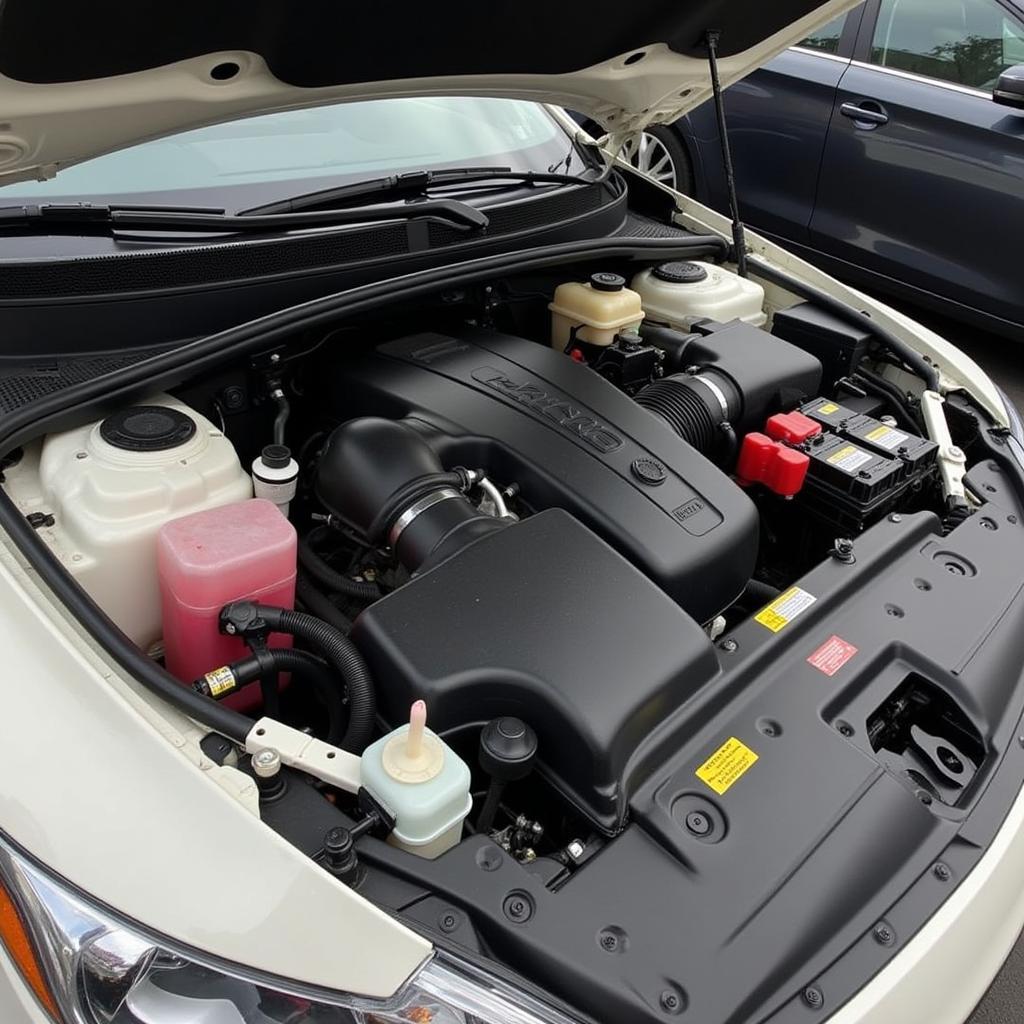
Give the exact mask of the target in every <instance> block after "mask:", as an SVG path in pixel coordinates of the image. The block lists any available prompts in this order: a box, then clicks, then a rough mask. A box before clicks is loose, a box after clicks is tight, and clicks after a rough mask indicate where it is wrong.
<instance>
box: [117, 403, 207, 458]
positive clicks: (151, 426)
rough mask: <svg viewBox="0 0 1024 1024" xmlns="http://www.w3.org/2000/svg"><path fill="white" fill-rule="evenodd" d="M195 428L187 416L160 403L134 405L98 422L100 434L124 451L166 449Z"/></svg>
mask: <svg viewBox="0 0 1024 1024" xmlns="http://www.w3.org/2000/svg"><path fill="white" fill-rule="evenodd" d="M195 432H196V424H195V420H193V419H192V417H191V416H187V415H186V414H185V413H183V412H182V411H181V410H180V409H171V408H168V407H167V406H164V405H135V406H132V407H131V408H130V409H122V410H121V411H120V412H115V413H114V415H113V416H108V417H107V418H106V419H105V420H104V421H103V422H102V423H101V424H100V437H102V438H103V440H104V441H106V442H107V444H109V445H112V446H113V447H114V448H120V449H121V450H122V451H126V452H163V451H167V450H168V449H169V448H177V447H179V446H180V445H183V444H185V442H186V441H189V440H191V439H192V437H193V436H194V435H195Z"/></svg>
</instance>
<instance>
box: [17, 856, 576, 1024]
mask: <svg viewBox="0 0 1024 1024" xmlns="http://www.w3.org/2000/svg"><path fill="white" fill-rule="evenodd" d="M0 881H2V890H0V937H2V939H3V942H4V945H5V946H6V947H7V949H8V952H9V953H10V954H11V957H12V959H13V960H14V961H15V963H16V964H17V965H18V967H19V969H20V970H21V972H22V974H23V976H24V977H25V980H26V981H27V982H28V984H29V985H30V987H31V988H32V989H33V990H34V991H35V993H36V996H37V997H38V998H39V1000H40V1002H41V1003H42V1005H43V1007H44V1008H45V1009H46V1010H47V1011H48V1012H49V1013H50V1015H51V1016H54V1017H55V1018H56V1019H57V1020H59V1021H60V1022H61V1024H572V1022H571V1021H570V1020H569V1018H568V1017H566V1016H565V1015H564V1014H562V1013H560V1012H559V1011H558V1010H556V1009H554V1008H553V1007H550V1006H548V1005H547V1004H545V1003H543V1002H541V1001H539V1000H538V999H535V998H534V997H532V996H531V995H529V994H528V993H526V992H524V991H520V990H519V989H516V988H515V987H513V986H511V985H509V984H507V983H506V982H505V981H504V980H502V979H500V978H497V977H494V976H492V975H490V974H488V973H487V972H485V971H481V970H480V969H479V968H477V967H475V966H473V965H472V964H470V963H468V962H464V961H462V960H459V959H457V958H455V957H452V956H449V955H448V954H446V953H442V952H438V953H436V954H435V955H434V957H433V958H432V959H431V960H430V961H429V962H428V963H427V964H426V965H425V966H424V967H423V968H421V970H420V971H419V972H418V973H417V974H416V976H415V977H414V978H412V979H411V981H410V982H409V983H408V984H407V985H406V986H405V988H404V989H403V990H402V991H401V992H400V993H398V994H397V995H396V996H395V997H393V998H392V999H389V1000H387V1001H386V1002H380V1001H375V1000H367V999H363V998H360V997H353V996H345V995H341V994H334V993H323V992H312V991H306V990H304V989H303V986H301V985H298V984H294V985H291V984H289V983H288V982H284V981H280V980H279V979H271V978H262V977H260V976H259V975H258V974H255V973H253V972H251V971H248V970H246V969H245V968H243V967H237V968H236V967H233V966H223V965H218V964H215V963H212V962H204V961H203V958H202V957H201V956H197V955H195V954H192V953H187V952H185V951H182V950H179V949H176V948H175V947H174V944H173V943H172V942H164V941H161V940H157V939H154V938H153V937H152V936H149V935H146V934H144V933H143V932H142V931H141V930H139V929H138V928H136V927H133V926H132V925H130V924H128V923H127V922H124V921H122V920H120V919H118V918H117V917H116V916H115V915H113V914H112V913H110V912H109V911H107V910H104V909H103V908H101V907H98V906H96V905H94V904H93V903H91V902H90V901H89V900H88V899H87V898H86V897H83V896H82V895H80V894H79V893H77V892H74V891H72V890H70V889H69V888H68V887H67V886H65V885H64V884H62V883H61V882H59V881H57V880H56V879H54V878H52V877H50V876H49V875H47V874H46V873H45V872H44V871H42V870H41V869H40V868H39V867H37V866H36V865H35V864H34V863H32V862H30V861H29V860H28V859H27V858H25V857H23V856H22V855H21V854H20V853H18V851H16V850H15V849H13V848H12V847H11V846H9V845H8V844H7V843H5V842H3V840H2V839H0Z"/></svg>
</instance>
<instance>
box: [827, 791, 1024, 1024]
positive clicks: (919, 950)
mask: <svg viewBox="0 0 1024 1024" xmlns="http://www.w3.org/2000/svg"><path fill="white" fill-rule="evenodd" d="M1022 929H1024V791H1022V792H1021V794H1020V795H1019V796H1018V797H1017V800H1016V802H1015V803H1014V805H1013V808H1012V809H1011V811H1010V813H1009V815H1008V816H1007V818H1006V821H1005V822H1004V823H1003V826H1002V828H1001V829H1000V830H999V833H998V834H997V835H996V838H995V840H994V841H993V843H992V844H991V846H990V847H989V848H988V850H987V851H986V853H985V855H984V856H983V857H982V858H981V860H980V861H979V862H978V864H977V866H976V867H975V868H974V870H973V871H972V872H971V873H970V874H969V875H968V876H967V878H965V879H964V881H963V882H962V883H961V885H960V886H959V887H958V888H957V890H956V892H954V893H953V895H952V896H950V898H949V899H948V900H946V902H945V903H944V904H943V905H942V907H941V908H940V909H939V911H938V912H937V913H936V914H935V915H934V917H932V918H931V919H930V920H929V921H928V923H927V924H926V925H925V926H924V927H923V928H922V929H921V930H920V931H919V932H918V933H917V935H916V936H914V938H913V939H911V940H910V942H908V943H907V945H906V947H905V948H904V949H903V951H902V952H901V953H899V954H898V955H897V956H896V957H894V958H893V960H892V961H891V962H890V963H889V964H888V966H886V967H885V968H884V969H883V970H882V971H881V972H880V973H879V974H878V975H876V977H875V978H874V979H873V980H872V981H871V982H870V983H869V984H868V985H867V986H866V987H865V988H863V989H862V990H861V991H860V992H859V993H858V994H857V995H856V996H854V998H853V999H851V1000H850V1001H849V1002H848V1003H847V1004H846V1005H845V1006H844V1007H843V1008H842V1009H841V1010H839V1012H838V1013H835V1014H833V1016H831V1017H829V1018H828V1024H918V1022H920V1024H963V1022H964V1021H966V1020H967V1018H968V1017H969V1016H970V1014H971V1012H972V1011H973V1010H974V1008H975V1006H976V1005H977V1004H978V1002H979V1001H980V1000H981V999H982V997H983V996H984V994H985V992H986V991H987V990H988V987H989V985H990V984H991V983H992V980H993V979H994V978H995V976H996V975H997V974H998V973H999V969H1000V968H1001V967H1002V965H1003V962H1004V961H1005V960H1006V958H1007V956H1008V955H1009V953H1010V950H1011V949H1012V948H1013V945H1014V943H1015V942H1016V941H1017V937H1018V936H1019V935H1020V933H1021V931H1022Z"/></svg>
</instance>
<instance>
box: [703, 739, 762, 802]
mask: <svg viewBox="0 0 1024 1024" xmlns="http://www.w3.org/2000/svg"><path fill="white" fill-rule="evenodd" d="M756 760H757V754H755V753H754V752H753V751H752V750H751V749H750V747H748V746H747V745H746V744H745V743H741V742H740V741H739V740H738V739H736V737H735V736H733V737H731V738H730V739H728V740H726V741H725V743H723V744H722V745H721V746H720V747H719V748H718V749H717V750H716V751H715V752H714V753H713V754H712V755H711V756H710V757H709V758H708V759H707V760H706V761H705V762H704V763H703V764H702V765H701V766H700V767H699V768H698V769H697V772H696V774H697V778H698V779H700V781H701V782H704V783H707V785H709V786H710V787H711V788H712V789H713V790H714V791H715V792H716V793H717V794H718V795H719V796H721V795H722V794H723V793H725V792H726V791H727V790H728V789H729V788H730V787H731V786H732V785H733V784H734V783H736V782H738V781H739V780H740V778H742V776H743V775H744V773H745V772H746V770H747V769H748V768H749V767H750V766H751V765H752V764H753V763H754V762H755V761H756Z"/></svg>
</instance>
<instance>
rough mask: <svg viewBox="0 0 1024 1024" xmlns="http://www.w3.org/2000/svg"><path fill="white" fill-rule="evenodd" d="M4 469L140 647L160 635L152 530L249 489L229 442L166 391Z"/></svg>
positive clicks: (51, 439) (64, 557)
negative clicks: (8, 468) (6, 469)
mask: <svg viewBox="0 0 1024 1024" xmlns="http://www.w3.org/2000/svg"><path fill="white" fill-rule="evenodd" d="M6 476H7V489H8V492H9V493H10V495H11V497H12V499H13V500H14V502H15V503H16V504H17V505H18V507H19V508H20V509H21V511H22V512H23V513H24V514H25V515H31V514H32V513H38V514H39V516H38V517H37V518H38V521H39V524H40V525H39V526H38V532H39V534H40V536H41V537H42V538H43V540H44V541H45V542H46V543H47V544H48V545H49V547H50V549H51V550H52V551H53V552H54V554H55V555H56V556H57V557H58V558H59V559H60V561H61V562H62V563H63V565H64V566H65V568H67V569H68V570H69V571H70V572H71V574H72V575H73V576H74V577H75V578H76V579H77V580H78V582H79V583H80V584H81V585H82V586H83V587H84V589H85V590H86V591H87V592H88V594H89V595H90V596H91V597H92V598H93V600H95V601H96V603H97V604H98V605H99V606H100V607H101V608H102V609H103V610H104V611H105V612H106V613H107V615H109V616H110V618H111V619H113V620H114V622H115V623H116V624H117V625H118V626H120V628H121V629H122V630H124V632H125V633H126V634H127V635H128V636H129V637H130V638H131V639H132V640H133V641H134V642H135V643H136V644H138V645H139V646H140V647H141V648H143V649H144V650H146V649H149V648H151V647H152V646H153V645H154V644H156V643H157V642H158V641H159V640H160V639H161V636H162V627H161V616H160V589H159V585H158V580H157V558H156V554H157V550H156V549H157V545H156V538H157V531H158V530H159V529H160V527H161V526H163V524H164V523H166V522H168V521H169V520H171V519H176V518H177V517H179V516H184V515H188V514H189V513H192V512H197V511H200V510H202V509H208V508H214V507H217V506H220V505H226V504H229V503H231V502H236V501H241V500H242V499H245V498H249V497H251V496H252V480H251V479H250V477H249V474H248V473H246V472H245V470H244V469H243V468H242V466H241V464H240V463H239V461H238V456H237V455H236V454H235V449H234V446H233V445H232V444H231V442H230V441H229V440H228V439H227V438H226V437H225V436H224V435H223V433H221V431H220V430H218V429H217V428H216V427H215V426H214V425H213V424H212V423H211V422H210V421H209V420H207V419H206V418H205V417H204V416H201V415H200V414H199V413H197V412H195V411H194V410H193V409H190V408H188V406H186V405H183V404H182V403H181V402H179V401H177V400H176V399H174V398H171V397H170V396H168V395H159V396H157V397H155V398H153V399H151V400H150V401H148V402H146V403H145V404H144V405H138V406H133V407H131V408H128V409H123V410H121V411H120V412H116V413H114V414H113V415H111V416H108V417H107V418H106V419H105V420H103V421H102V422H99V423H90V424H87V425H86V426H83V427H78V428H76V429H74V430H68V431H64V432H63V433H60V434H51V435H49V436H48V437H46V438H45V439H44V440H43V442H42V444H41V445H39V444H36V445H33V446H31V447H30V448H29V449H27V450H26V452H25V455H24V457H23V458H22V460H21V462H20V463H18V464H17V465H16V466H14V467H12V468H11V469H10V470H8V471H7V474H6Z"/></svg>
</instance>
